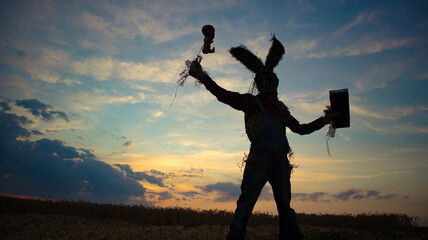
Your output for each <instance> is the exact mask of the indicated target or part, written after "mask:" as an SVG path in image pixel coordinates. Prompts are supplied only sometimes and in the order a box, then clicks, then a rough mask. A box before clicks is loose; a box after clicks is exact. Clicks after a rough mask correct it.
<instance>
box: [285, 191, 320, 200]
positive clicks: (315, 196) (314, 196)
mask: <svg viewBox="0 0 428 240" xmlns="http://www.w3.org/2000/svg"><path fill="white" fill-rule="evenodd" d="M327 194H328V193H325V192H313V193H292V194H291V198H292V199H293V200H294V201H301V202H305V201H312V202H318V201H319V200H320V201H328V200H321V198H323V197H324V196H326V195H327Z"/></svg>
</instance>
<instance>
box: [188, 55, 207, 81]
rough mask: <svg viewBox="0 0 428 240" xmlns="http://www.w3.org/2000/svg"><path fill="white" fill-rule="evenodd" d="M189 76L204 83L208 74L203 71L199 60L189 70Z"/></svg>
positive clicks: (193, 62) (194, 61)
mask: <svg viewBox="0 0 428 240" xmlns="http://www.w3.org/2000/svg"><path fill="white" fill-rule="evenodd" d="M189 75H190V76H192V77H194V78H196V79H198V80H199V81H201V82H202V83H203V80H204V78H205V76H206V73H205V72H204V71H203V70H202V66H201V64H200V63H199V61H198V58H196V59H195V60H193V61H192V63H191V64H190V68H189Z"/></svg>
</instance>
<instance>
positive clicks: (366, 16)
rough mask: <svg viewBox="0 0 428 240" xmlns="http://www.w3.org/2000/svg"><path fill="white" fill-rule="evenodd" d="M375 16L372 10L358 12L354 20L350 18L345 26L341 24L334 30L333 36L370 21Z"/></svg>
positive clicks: (340, 34)
mask: <svg viewBox="0 0 428 240" xmlns="http://www.w3.org/2000/svg"><path fill="white" fill-rule="evenodd" d="M375 17H376V12H374V11H372V12H362V13H360V14H358V16H357V17H356V18H355V19H354V20H352V21H351V22H350V23H348V24H346V25H345V26H343V27H342V28H340V29H339V30H336V31H335V32H334V33H333V38H336V37H339V36H342V35H344V34H345V33H347V32H349V31H350V30H351V29H352V28H354V27H356V26H358V25H360V24H363V23H370V22H372V21H373V20H374V19H375Z"/></svg>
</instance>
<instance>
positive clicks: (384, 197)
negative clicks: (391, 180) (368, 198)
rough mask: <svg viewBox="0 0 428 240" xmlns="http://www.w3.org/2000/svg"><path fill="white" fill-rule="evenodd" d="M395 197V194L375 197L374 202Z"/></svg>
mask: <svg viewBox="0 0 428 240" xmlns="http://www.w3.org/2000/svg"><path fill="white" fill-rule="evenodd" d="M395 197H397V195H396V194H386V195H383V196H377V197H376V200H386V199H391V198H395Z"/></svg>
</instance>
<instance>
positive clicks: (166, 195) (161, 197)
mask: <svg viewBox="0 0 428 240" xmlns="http://www.w3.org/2000/svg"><path fill="white" fill-rule="evenodd" d="M158 195H159V198H158V200H161V201H163V200H168V199H172V198H174V196H173V195H172V194H171V193H169V192H167V191H164V192H160V193H158Z"/></svg>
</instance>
